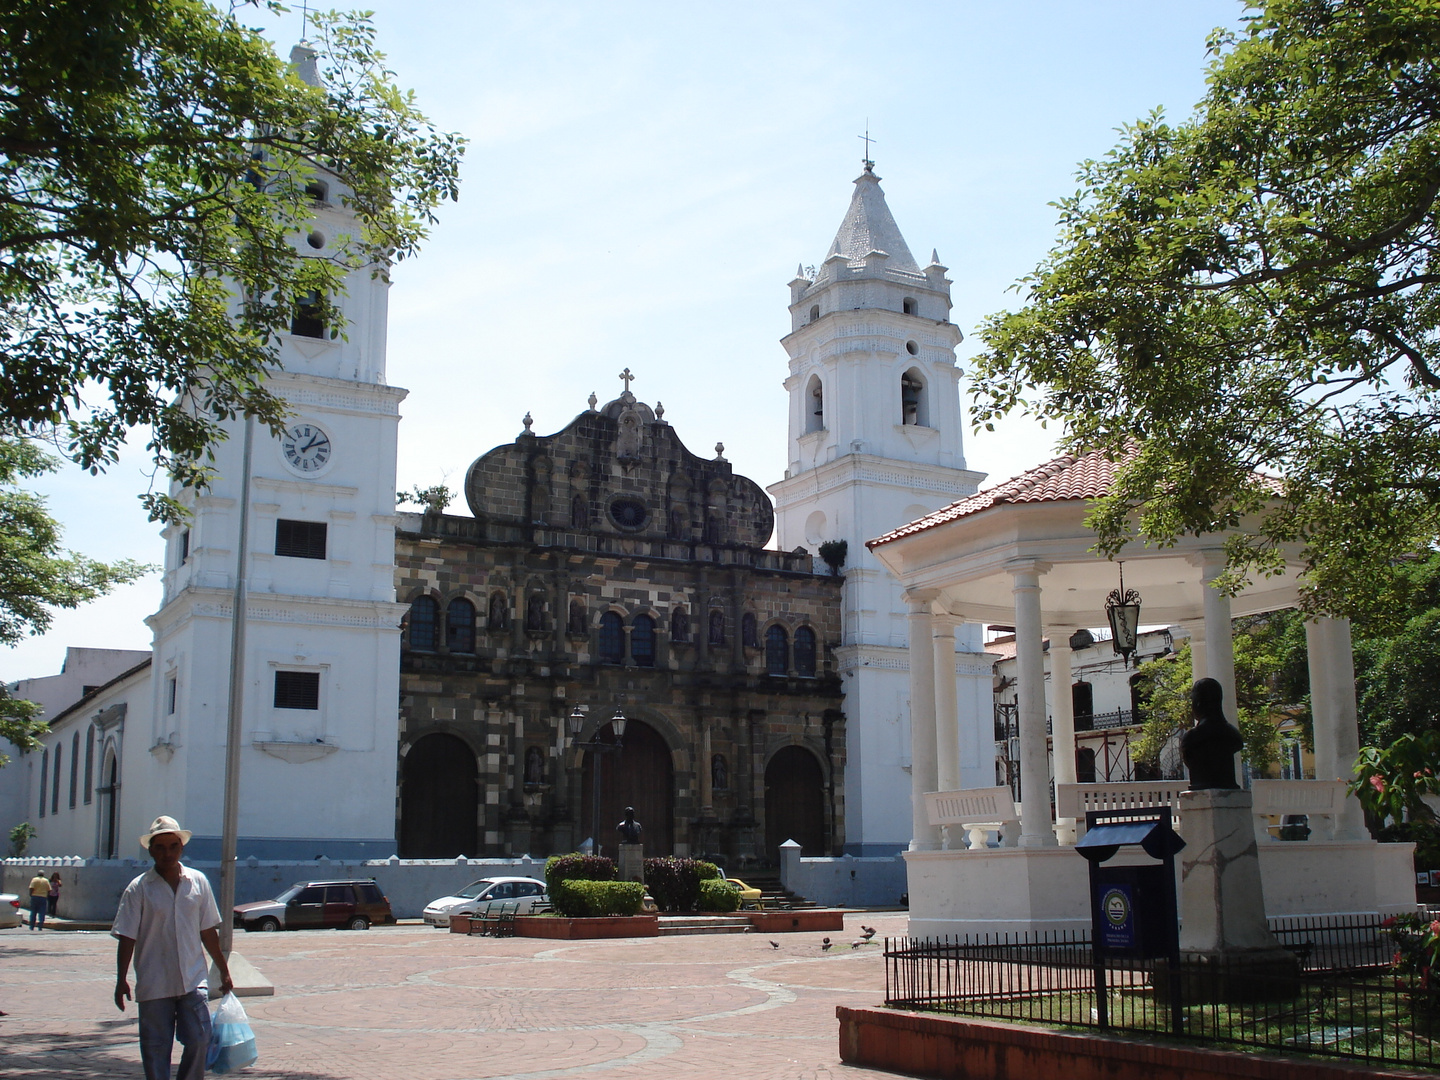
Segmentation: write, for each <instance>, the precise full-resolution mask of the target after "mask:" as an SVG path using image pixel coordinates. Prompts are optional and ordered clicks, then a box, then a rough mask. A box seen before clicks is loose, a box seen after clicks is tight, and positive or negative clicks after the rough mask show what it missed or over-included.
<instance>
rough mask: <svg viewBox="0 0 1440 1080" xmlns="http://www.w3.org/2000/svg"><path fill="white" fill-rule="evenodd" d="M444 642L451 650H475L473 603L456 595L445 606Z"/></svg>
mask: <svg viewBox="0 0 1440 1080" xmlns="http://www.w3.org/2000/svg"><path fill="white" fill-rule="evenodd" d="M445 644H446V646H447V647H448V648H449V649H450V651H451V652H457V653H473V652H474V651H475V605H474V604H472V603H470V601H469V600H465V599H462V598H459V597H457V598H456V599H454V600H451V601H450V603H449V605H448V606H447V607H446V608H445Z"/></svg>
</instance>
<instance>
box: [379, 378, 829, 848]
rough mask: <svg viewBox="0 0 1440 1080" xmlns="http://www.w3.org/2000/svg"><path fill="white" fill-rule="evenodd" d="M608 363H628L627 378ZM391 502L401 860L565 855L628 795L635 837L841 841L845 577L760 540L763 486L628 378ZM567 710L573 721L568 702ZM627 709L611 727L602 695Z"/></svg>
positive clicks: (678, 843) (765, 532) (690, 844)
mask: <svg viewBox="0 0 1440 1080" xmlns="http://www.w3.org/2000/svg"><path fill="white" fill-rule="evenodd" d="M626 375H627V376H628V372H627V373H626ZM465 496H466V499H467V501H468V503H469V507H470V510H471V512H472V514H473V515H474V516H473V518H468V517H463V516H457V515H447V514H444V513H442V512H438V511H436V510H433V509H432V510H428V511H427V512H425V513H423V514H407V515H403V516H402V518H401V524H400V527H399V530H398V532H397V540H396V599H397V600H399V601H401V602H402V603H405V604H408V606H409V610H408V615H407V617H406V620H405V626H404V628H403V636H402V645H401V664H400V684H401V685H400V692H401V717H400V724H401V740H400V753H401V762H400V787H399V792H398V799H397V818H398V820H397V831H396V835H397V838H398V840H399V848H400V854H401V855H402V856H406V857H452V856H455V855H460V854H465V855H489V856H497V855H498V856H504V855H520V854H524V853H527V852H528V853H531V854H536V855H539V854H546V853H553V852H563V851H570V850H573V849H574V848H575V847H577V846H578V845H579V844H580V843H581V842H582V840H584V839H585V838H588V837H593V836H594V835H595V787H594V785H595V772H596V758H597V757H598V758H599V759H600V760H599V772H600V781H599V788H600V790H599V822H600V830H599V842H600V845H601V848H602V850H606V851H608V852H609V853H610V854H614V845H615V837H614V825H615V823H616V822H618V821H619V820H620V818H621V817H622V816H623V812H624V808H625V807H626V806H634V807H635V810H636V817H637V818H638V819H639V821H640V822H641V824H642V825H643V826H644V828H645V834H644V842H645V847H646V853H647V854H652V855H655V854H677V855H686V854H691V855H710V856H715V857H717V858H721V859H724V860H725V861H726V862H727V863H730V864H733V865H744V864H747V863H754V862H765V863H773V862H774V861H775V859H776V850H777V848H778V845H779V844H780V843H781V842H783V841H784V840H787V839H791V838H793V839H795V840H797V841H799V842H800V843H801V845H802V847H803V848H804V849H805V852H806V854H816V855H819V854H834V853H838V852H839V851H841V850H842V849H843V847H844V843H845V806H844V790H845V759H846V750H845V746H846V743H845V739H846V733H845V722H844V717H843V714H842V712H841V706H842V698H841V687H840V678H839V675H838V673H837V671H836V664H835V658H834V650H835V648H836V647H837V645H838V644H839V642H840V640H841V622H840V619H841V604H840V597H841V587H842V579H840V578H838V577H836V576H834V575H833V574H831V573H830V572H829V571H828V570H827V569H825V568H824V567H820V568H819V570H818V572H817V567H816V565H815V564H814V562H813V561H812V557H811V555H810V554H809V553H807V552H805V551H804V550H797V551H794V552H782V551H775V550H771V549H766V548H765V547H764V546H763V545H764V544H765V543H766V541H767V540H768V539H769V537H770V535H771V532H772V529H773V526H774V511H773V509H772V506H771V503H770V499H769V498H768V496H767V495H766V494H765V492H764V491H763V490H762V489H761V488H760V486H759V485H758V484H756V483H755V482H754V481H752V480H750V479H749V478H747V477H743V476H738V475H736V474H734V473H733V472H732V470H731V467H730V464H729V462H727V461H726V460H725V459H724V457H723V454H722V453H721V452H720V448H719V447H717V454H716V456H715V457H714V458H713V459H709V460H707V459H704V458H701V457H698V456H697V455H695V454H692V453H691V452H690V451H689V450H687V449H686V448H685V446H684V445H683V444H682V443H681V441H680V439H679V437H678V436H677V435H676V433H675V431H674V429H673V428H672V427H671V426H670V425H669V424H668V423H666V422H665V420H664V419H663V409H661V410H652V409H651V408H650V407H649V406H648V405H646V404H644V403H643V402H641V401H638V400H637V399H636V398H635V396H634V395H633V394H632V393H631V392H630V390H629V388H628V379H627V384H626V389H625V391H624V392H623V393H622V394H621V395H620V397H618V398H617V399H615V400H614V401H611V402H610V403H608V404H606V405H604V406H603V407H598V408H597V406H596V399H595V397H594V396H593V395H592V397H591V402H590V408H589V409H588V410H587V411H585V412H582V413H581V414H580V415H579V416H577V417H576V418H575V419H574V420H573V421H572V422H571V423H570V424H569V425H567V426H566V427H565V428H564V429H563V430H561V431H559V432H557V433H555V434H553V435H549V436H539V435H536V434H534V433H533V432H531V431H530V424H529V418H528V417H527V418H526V425H525V430H524V431H523V432H522V433H521V434H520V435H519V436H518V437H517V438H516V439H515V441H514V442H513V443H509V444H505V445H502V446H499V447H496V448H495V449H493V450H491V451H489V452H488V453H486V454H485V455H483V456H482V457H480V458H479V459H478V460H477V461H476V462H475V463H474V464H473V465H472V466H471V468H470V470H469V473H468V475H467V477H466V481H465ZM577 706H578V707H579V711H580V712H581V714H582V716H583V722H582V724H581V728H580V731H579V733H578V735H575V736H573V738H572V737H571V733H570V724H569V723H568V722H567V721H568V719H569V718H570V717H571V716H572V715H573V714H574V713H576V711H577ZM617 709H618V710H621V711H622V712H623V714H624V716H625V717H626V719H627V724H626V727H625V732H624V736H623V740H622V742H623V747H622V748H621V749H620V750H618V751H612V750H605V751H599V752H597V751H594V750H589V749H586V748H584V745H583V744H586V743H593V742H595V741H597V739H598V741H600V742H602V743H610V742H612V741H613V728H612V727H611V726H610V721H611V718H612V716H613V715H614V714H615V713H616V710H617Z"/></svg>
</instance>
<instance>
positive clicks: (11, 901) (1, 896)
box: [0, 892, 22, 927]
mask: <svg viewBox="0 0 1440 1080" xmlns="http://www.w3.org/2000/svg"><path fill="white" fill-rule="evenodd" d="M21 917H22V912H21V911H20V897H18V896H16V895H15V894H14V893H13V892H0V927H7V926H19V925H20V920H21Z"/></svg>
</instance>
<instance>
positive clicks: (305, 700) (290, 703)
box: [275, 600, 435, 709]
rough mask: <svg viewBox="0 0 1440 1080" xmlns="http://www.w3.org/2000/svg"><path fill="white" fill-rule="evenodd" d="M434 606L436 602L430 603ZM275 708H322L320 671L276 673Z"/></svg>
mask: <svg viewBox="0 0 1440 1080" xmlns="http://www.w3.org/2000/svg"><path fill="white" fill-rule="evenodd" d="M430 602H431V603H432V604H433V603H434V602H435V601H433V600H431V601H430ZM275 708H277V709H318V708H320V673H319V672H318V671H277V672H275Z"/></svg>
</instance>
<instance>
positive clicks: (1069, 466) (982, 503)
mask: <svg viewBox="0 0 1440 1080" xmlns="http://www.w3.org/2000/svg"><path fill="white" fill-rule="evenodd" d="M1122 464H1123V461H1111V460H1110V459H1109V458H1107V457H1106V456H1105V454H1104V452H1103V451H1099V450H1092V451H1091V452H1090V453H1088V454H1085V455H1083V456H1081V457H1076V456H1075V455H1074V454H1064V455H1062V456H1060V457H1058V458H1055V460H1053V461H1047V462H1046V463H1045V464H1044V465H1038V466H1036V467H1035V468H1033V469H1031V470H1030V471H1029V472H1023V473H1021V474H1020V475H1019V476H1014V477H1011V478H1010V479H1009V480H1005V481H1002V482H1001V483H999V484H996V485H995V486H994V487H992V488H986V489H985V490H984V491H979V492H976V493H975V494H974V495H971V496H969V497H967V498H964V499H961V500H960V501H959V502H953V503H951V504H950V505H949V506H946V507H944V508H942V509H940V510H936V511H935V512H934V513H933V514H927V515H926V516H925V517H923V518H920V519H919V520H918V521H912V522H910V524H908V525H902V526H900V528H898V529H892V530H891V531H890V532H888V533H886V534H885V535H884V536H880V537H877V538H876V539H874V540H869V541H867V542H866V544H865V546H866V547H868V548H875V547H878V546H880V545H881V544H888V543H890V542H891V541H892V540H899V539H900V538H901V537H905V536H913V535H914V534H915V533H920V532H924V531H925V530H926V529H933V528H935V527H936V526H937V525H944V524H946V523H948V522H951V521H956V520H958V519H960V518H963V517H969V516H970V515H971V514H978V513H980V512H981V511H982V510H989V509H990V508H991V507H992V506H996V505H998V504H1000V503H1026V502H1067V501H1072V500H1080V499H1098V498H1100V497H1102V496H1104V495H1107V494H1109V491H1110V485H1111V483H1112V482H1113V481H1114V479H1115V472H1116V470H1117V469H1119V468H1120V466H1121V465H1122Z"/></svg>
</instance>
